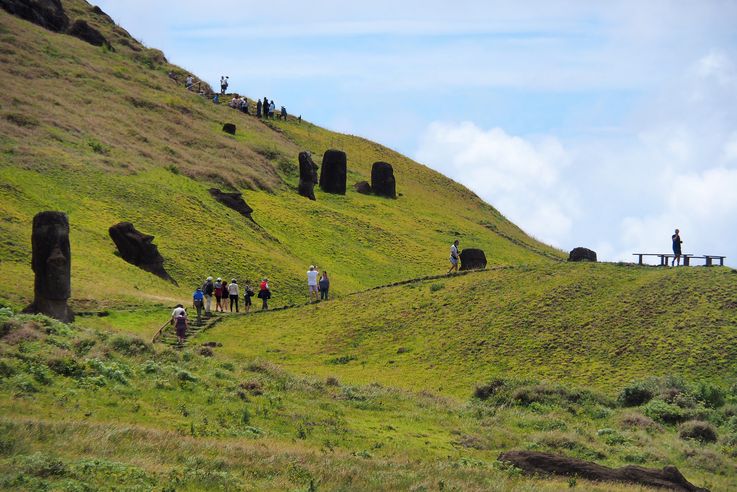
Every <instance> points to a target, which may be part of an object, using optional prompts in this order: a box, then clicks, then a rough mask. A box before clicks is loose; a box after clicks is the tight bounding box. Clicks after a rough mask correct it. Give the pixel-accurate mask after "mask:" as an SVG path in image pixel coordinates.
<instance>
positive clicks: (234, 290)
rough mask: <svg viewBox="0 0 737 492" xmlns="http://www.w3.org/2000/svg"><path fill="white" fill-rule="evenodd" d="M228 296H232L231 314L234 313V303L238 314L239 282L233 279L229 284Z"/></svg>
mask: <svg viewBox="0 0 737 492" xmlns="http://www.w3.org/2000/svg"><path fill="white" fill-rule="evenodd" d="M227 289H228V294H229V296H230V312H231V313H232V312H233V303H235V312H236V313H237V312H238V282H236V281H235V279H233V280H232V281H231V282H230V284H228V287H227Z"/></svg>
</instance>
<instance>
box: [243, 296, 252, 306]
mask: <svg viewBox="0 0 737 492" xmlns="http://www.w3.org/2000/svg"><path fill="white" fill-rule="evenodd" d="M243 303H244V304H245V305H246V306H250V305H251V296H246V297H244V298H243Z"/></svg>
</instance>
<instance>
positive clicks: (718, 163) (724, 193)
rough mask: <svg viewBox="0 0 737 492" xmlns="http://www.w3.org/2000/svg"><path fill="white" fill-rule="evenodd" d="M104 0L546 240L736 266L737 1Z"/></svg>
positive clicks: (201, 67) (175, 51) (205, 68)
mask: <svg viewBox="0 0 737 492" xmlns="http://www.w3.org/2000/svg"><path fill="white" fill-rule="evenodd" d="M98 4H99V6H100V7H101V8H102V9H103V10H105V12H107V13H108V14H110V15H111V17H112V18H113V19H114V20H115V21H116V22H118V23H119V24H120V25H122V26H123V27H124V28H126V29H127V30H128V31H129V32H130V33H131V34H132V35H133V36H134V37H136V38H137V39H139V40H141V41H143V42H144V43H145V44H146V45H148V46H150V47H154V48H158V49H161V50H162V51H164V53H165V54H166V55H167V57H168V59H169V60H170V61H171V62H173V63H175V64H177V65H180V66H182V67H184V68H186V69H188V70H191V71H192V72H194V73H195V74H197V75H199V76H200V77H202V78H204V79H206V80H208V81H209V82H210V83H211V84H212V85H213V86H217V85H218V81H219V79H220V76H221V75H228V76H229V77H230V82H231V83H230V88H229V90H231V91H234V92H238V93H241V94H245V95H247V96H249V97H251V98H263V97H264V96H268V97H269V99H274V100H275V102H276V105H277V107H278V106H281V105H284V106H286V107H287V109H288V111H289V112H290V114H295V115H300V114H301V115H302V116H303V117H304V118H306V119H308V120H309V121H312V122H314V123H316V124H318V125H321V126H324V127H327V128H329V129H332V130H336V131H340V132H344V133H350V134H354V135H360V136H363V137H366V138H369V139H372V140H375V141H377V142H379V143H381V144H384V145H387V146H389V147H391V148H394V149H396V150H398V151H400V152H402V153H403V154H405V155H408V156H410V157H412V158H414V159H416V160H417V161H419V162H421V163H422V164H425V165H427V166H429V167H432V168H434V169H436V170H438V171H440V172H442V173H443V174H445V175H447V176H449V177H451V178H453V179H454V180H456V181H458V182H460V183H463V184H464V185H466V186H467V187H469V188H470V189H472V190H473V191H475V192H476V193H477V194H478V195H479V196H480V197H481V198H483V199H484V200H485V201H487V202H489V203H490V204H492V205H493V206H495V207H496V208H497V209H499V210H500V211H501V212H502V213H503V214H504V215H505V216H507V217H508V218H509V219H510V220H512V221H513V222H515V223H516V224H518V225H519V226H520V227H522V228H523V229H524V230H525V231H526V232H528V233H529V234H531V235H532V236H534V237H536V238H537V239H540V240H542V241H544V242H546V243H549V244H552V245H554V246H557V247H559V248H561V249H564V250H570V249H572V248H574V247H577V246H584V247H588V248H591V249H594V250H595V251H596V252H597V253H598V256H599V259H600V260H606V261H620V260H624V261H632V259H633V257H632V253H635V252H668V251H670V249H671V235H672V234H673V230H674V229H675V228H679V229H680V230H681V236H682V239H683V241H684V243H683V249H684V253H692V254H720V255H727V256H728V257H729V258H728V260H727V262H728V263H730V264H732V265H737V241H735V239H734V238H735V234H734V231H735V230H737V29H736V28H735V26H737V1H726V0H724V1H718V0H715V1H710V0H698V1H689V0H681V1H666V0H648V1H647V2H642V1H607V2H591V1H585V0H581V1H565V0H546V1H526V2H521V1H515V2H511V1H510V2H498V1H463V0H460V1H456V2H447V1H435V0H423V1H404V2H397V1H391V2H390V1H386V0H375V1H371V2H363V1H359V0H356V1H354V2H345V1H326V0H312V1H310V2H298V1H283V0H272V1H269V2H252V1H243V0H211V1H210V2H207V3H206V4H203V3H202V2H199V1H197V2H195V1H191V0H177V1H171V0H158V1H156V2H150V1H148V0H125V1H122V0H99V3H98ZM349 162H350V156H349ZM349 165H350V164H349ZM398 189H399V190H400V191H401V183H398ZM449 206H452V204H449ZM487 255H493V252H487Z"/></svg>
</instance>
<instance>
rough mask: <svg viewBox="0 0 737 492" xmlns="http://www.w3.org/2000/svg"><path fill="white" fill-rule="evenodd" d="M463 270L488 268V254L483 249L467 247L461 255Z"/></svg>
mask: <svg viewBox="0 0 737 492" xmlns="http://www.w3.org/2000/svg"><path fill="white" fill-rule="evenodd" d="M459 256H460V257H461V270H482V269H484V268H486V255H485V254H484V251H483V250H481V249H475V248H465V249H464V250H463V251H461V254H460V255H459Z"/></svg>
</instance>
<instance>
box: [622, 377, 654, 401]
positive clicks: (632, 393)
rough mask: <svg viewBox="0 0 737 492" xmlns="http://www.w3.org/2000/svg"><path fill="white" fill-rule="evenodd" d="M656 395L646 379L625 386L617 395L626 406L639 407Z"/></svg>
mask: <svg viewBox="0 0 737 492" xmlns="http://www.w3.org/2000/svg"><path fill="white" fill-rule="evenodd" d="M653 396H655V394H654V391H653V387H652V385H651V384H648V383H647V382H645V381H635V382H632V383H630V385H629V386H625V387H624V388H623V389H622V391H621V392H620V393H619V396H618V397H617V401H619V403H621V404H622V406H625V407H639V406H640V405H644V404H645V403H647V402H649V401H650V400H652V399H653Z"/></svg>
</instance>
